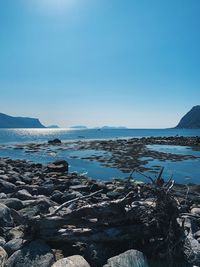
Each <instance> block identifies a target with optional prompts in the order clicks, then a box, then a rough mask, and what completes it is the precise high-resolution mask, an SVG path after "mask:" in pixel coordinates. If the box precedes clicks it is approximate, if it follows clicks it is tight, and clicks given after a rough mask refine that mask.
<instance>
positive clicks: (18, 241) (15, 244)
mask: <svg viewBox="0 0 200 267" xmlns="http://www.w3.org/2000/svg"><path fill="white" fill-rule="evenodd" d="M23 244H24V240H23V239H22V238H15V239H12V240H10V241H8V242H7V243H6V244H5V245H4V249H5V250H6V252H7V253H8V256H10V255H12V254H13V253H14V252H15V251H17V250H19V249H21V248H22V247H23Z"/></svg>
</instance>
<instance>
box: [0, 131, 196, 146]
mask: <svg viewBox="0 0 200 267" xmlns="http://www.w3.org/2000/svg"><path fill="white" fill-rule="evenodd" d="M151 136H152V137H153V136H154V137H159V136H161V137H169V136H200V129H177V128H166V129H129V128H126V129H121V128H119V129H117V128H115V129H99V128H97V129H96V128H95V129H72V128H57V129H50V128H45V129H40V128H24V129H22V128H16V129H13V128H9V129H8V128H7V129H3V128H2V129H0V144H9V143H28V142H46V141H48V140H51V139H54V138H59V139H60V140H62V141H69V140H84V139H86V140H88V139H94V140H98V139H115V138H119V139H123V138H131V137H135V138H142V137H151Z"/></svg>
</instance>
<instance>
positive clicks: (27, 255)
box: [6, 240, 54, 267]
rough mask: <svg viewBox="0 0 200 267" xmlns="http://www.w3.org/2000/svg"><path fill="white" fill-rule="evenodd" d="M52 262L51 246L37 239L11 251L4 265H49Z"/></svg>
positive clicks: (44, 266)
mask: <svg viewBox="0 0 200 267" xmlns="http://www.w3.org/2000/svg"><path fill="white" fill-rule="evenodd" d="M53 263H54V254H53V252H52V250H51V248H50V247H49V246H48V245H46V244H45V243H44V242H42V241H40V240H37V241H33V242H31V243H30V244H28V245H27V246H25V247H23V248H22V249H20V250H18V251H16V252H15V253H13V254H12V256H11V257H10V258H9V259H8V261H7V262H6V267H51V266H52V264H53Z"/></svg>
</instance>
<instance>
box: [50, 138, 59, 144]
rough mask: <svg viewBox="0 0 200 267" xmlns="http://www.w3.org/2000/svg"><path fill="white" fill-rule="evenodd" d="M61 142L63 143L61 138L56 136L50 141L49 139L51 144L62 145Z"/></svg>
mask: <svg viewBox="0 0 200 267" xmlns="http://www.w3.org/2000/svg"><path fill="white" fill-rule="evenodd" d="M61 143H62V142H61V140H60V139H58V138H55V139H53V140H49V141H48V144H49V145H60V144H61Z"/></svg>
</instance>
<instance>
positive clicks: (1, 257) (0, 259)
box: [0, 247, 8, 267]
mask: <svg viewBox="0 0 200 267" xmlns="http://www.w3.org/2000/svg"><path fill="white" fill-rule="evenodd" d="M7 258H8V255H7V253H6V251H5V250H4V249H3V248H2V247H0V267H4V266H5V263H6V260H7Z"/></svg>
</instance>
